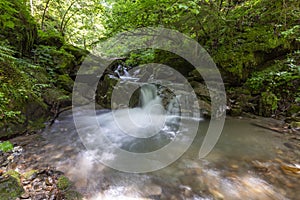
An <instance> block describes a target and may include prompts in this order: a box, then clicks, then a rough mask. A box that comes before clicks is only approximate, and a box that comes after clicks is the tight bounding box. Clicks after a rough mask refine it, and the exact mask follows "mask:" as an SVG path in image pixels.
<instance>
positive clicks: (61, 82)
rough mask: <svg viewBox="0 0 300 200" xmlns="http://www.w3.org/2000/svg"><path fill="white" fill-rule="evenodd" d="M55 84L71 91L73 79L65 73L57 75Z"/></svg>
mask: <svg viewBox="0 0 300 200" xmlns="http://www.w3.org/2000/svg"><path fill="white" fill-rule="evenodd" d="M57 85H58V87H60V88H62V89H64V90H66V91H68V92H72V90H73V85H74V81H73V80H72V79H71V78H70V76H68V75H66V74H64V75H59V76H58V78H57Z"/></svg>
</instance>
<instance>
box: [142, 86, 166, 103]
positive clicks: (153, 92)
mask: <svg viewBox="0 0 300 200" xmlns="http://www.w3.org/2000/svg"><path fill="white" fill-rule="evenodd" d="M154 100H156V101H157V103H159V101H161V98H160V97H159V96H158V95H157V88H156V86H155V85H153V84H147V85H143V86H142V87H141V90H140V99H139V101H140V106H141V107H142V108H145V107H146V106H147V105H148V104H150V103H151V102H152V101H154ZM152 103H153V102H152Z"/></svg>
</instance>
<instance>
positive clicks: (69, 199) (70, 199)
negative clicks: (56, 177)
mask: <svg viewBox="0 0 300 200" xmlns="http://www.w3.org/2000/svg"><path fill="white" fill-rule="evenodd" d="M64 196H65V199H66V200H81V199H83V196H82V195H81V194H80V193H79V192H77V191H74V190H69V191H66V192H65V193H64Z"/></svg>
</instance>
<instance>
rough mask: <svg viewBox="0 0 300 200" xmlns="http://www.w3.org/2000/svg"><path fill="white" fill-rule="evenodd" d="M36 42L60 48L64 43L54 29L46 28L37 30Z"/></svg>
mask: <svg viewBox="0 0 300 200" xmlns="http://www.w3.org/2000/svg"><path fill="white" fill-rule="evenodd" d="M38 44H39V45H47V46H54V47H57V48H60V47H61V46H63V44H64V38H63V36H61V34H60V33H59V32H58V31H56V30H55V29H52V30H47V31H42V30H39V31H38Z"/></svg>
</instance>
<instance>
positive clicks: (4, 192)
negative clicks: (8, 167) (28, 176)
mask: <svg viewBox="0 0 300 200" xmlns="http://www.w3.org/2000/svg"><path fill="white" fill-rule="evenodd" d="M5 176H6V177H5ZM4 177H5V178H3V179H1V180H0V195H1V197H0V198H1V200H14V199H16V198H18V197H20V196H21V194H22V193H23V192H24V190H23V188H22V187H21V185H20V182H19V179H16V178H15V177H13V176H10V175H8V174H6V175H4Z"/></svg>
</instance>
